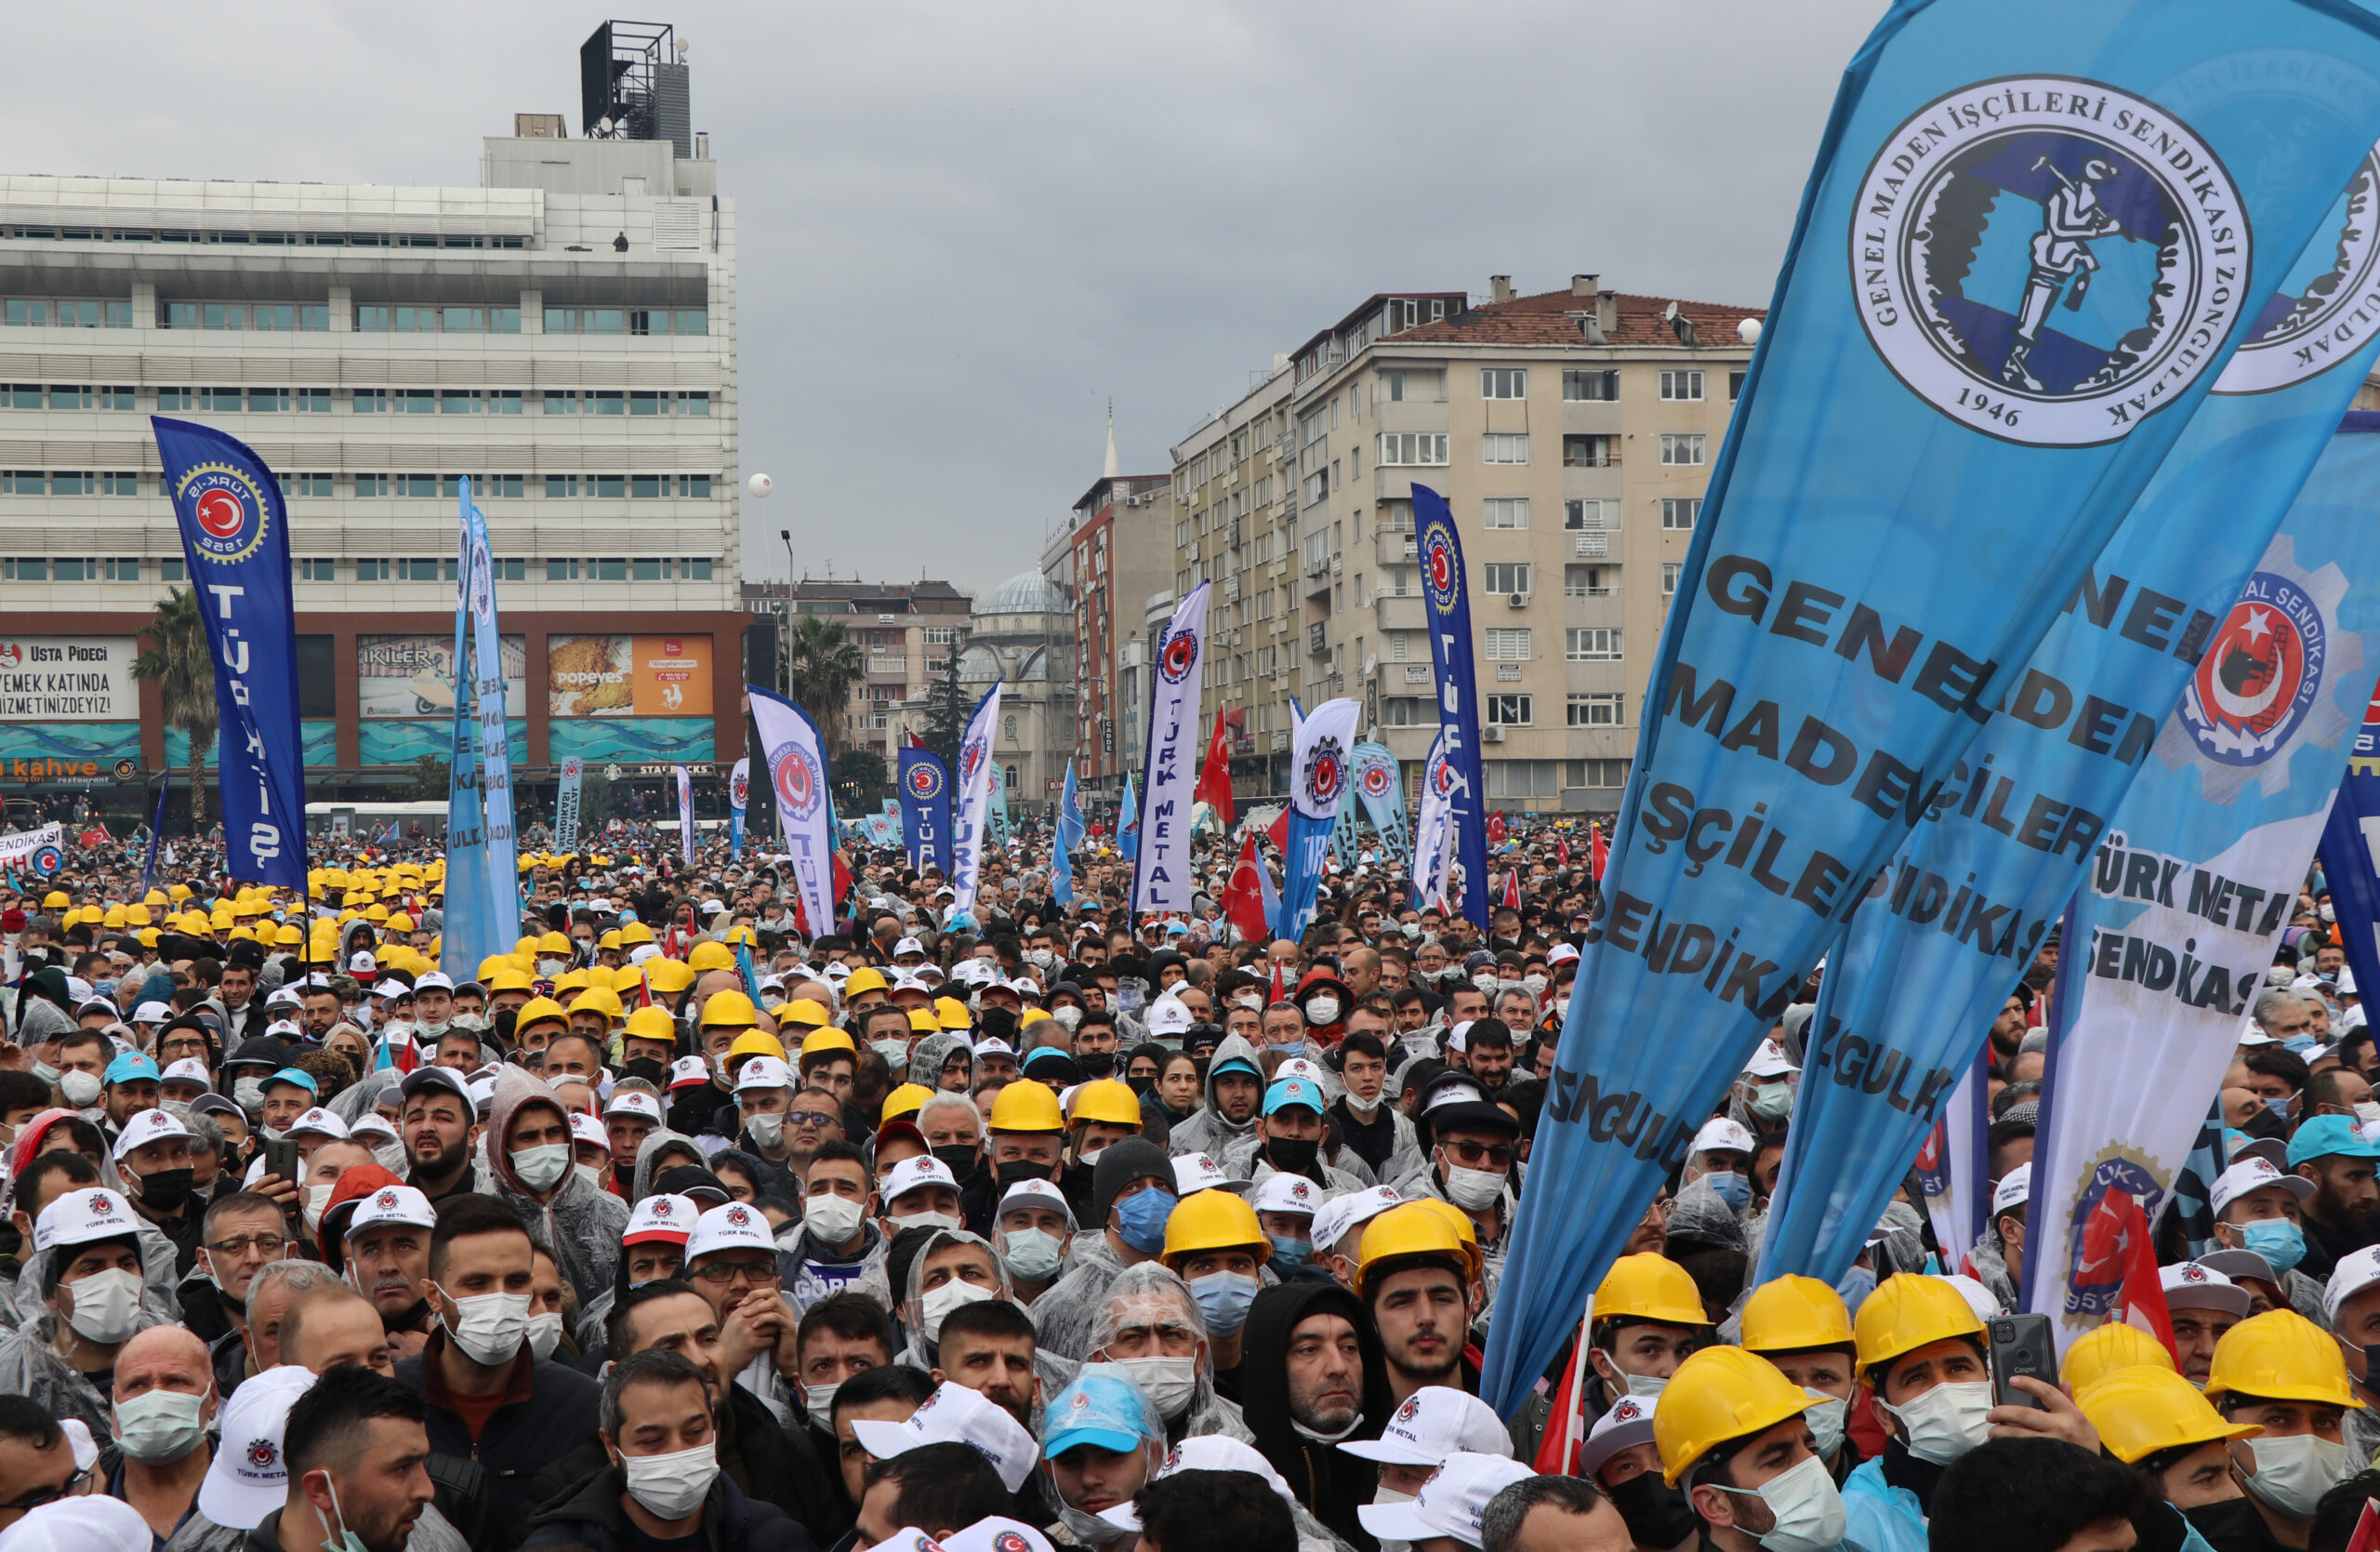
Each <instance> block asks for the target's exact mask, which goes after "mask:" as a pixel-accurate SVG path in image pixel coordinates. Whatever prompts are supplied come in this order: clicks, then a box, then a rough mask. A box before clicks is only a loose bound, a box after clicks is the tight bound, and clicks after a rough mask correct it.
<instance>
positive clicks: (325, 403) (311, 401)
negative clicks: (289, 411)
mask: <svg viewBox="0 0 2380 1552" xmlns="http://www.w3.org/2000/svg"><path fill="white" fill-rule="evenodd" d="M290 395H291V399H292V407H294V408H295V409H296V410H297V411H298V413H299V414H300V415H328V414H329V413H330V412H331V391H330V390H329V389H327V388H297V389H292V390H290Z"/></svg>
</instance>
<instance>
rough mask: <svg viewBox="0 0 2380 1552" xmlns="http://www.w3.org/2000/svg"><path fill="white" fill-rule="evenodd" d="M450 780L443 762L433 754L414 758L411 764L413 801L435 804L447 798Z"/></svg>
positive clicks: (445, 764) (451, 778)
mask: <svg viewBox="0 0 2380 1552" xmlns="http://www.w3.org/2000/svg"><path fill="white" fill-rule="evenodd" d="M452 780H453V777H452V776H451V775H450V774H449V773H448V769H447V763H446V762H445V761H443V760H441V759H439V758H438V756H436V755H434V754H424V755H419V756H417V757H416V758H415V760H414V763H413V801H414V802H416V803H436V802H437V801H438V800H439V799H441V798H443V797H447V796H449V795H450V793H449V791H448V784H449V783H450V782H451V781H452Z"/></svg>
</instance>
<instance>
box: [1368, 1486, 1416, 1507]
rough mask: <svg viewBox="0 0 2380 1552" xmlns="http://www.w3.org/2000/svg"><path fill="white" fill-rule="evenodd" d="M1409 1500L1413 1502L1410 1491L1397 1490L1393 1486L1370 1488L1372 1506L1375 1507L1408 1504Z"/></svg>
mask: <svg viewBox="0 0 2380 1552" xmlns="http://www.w3.org/2000/svg"><path fill="white" fill-rule="evenodd" d="M1411 1502H1413V1495H1412V1494H1411V1493H1409V1492H1397V1491H1396V1490H1395V1488H1393V1487H1382V1488H1374V1489H1373V1490H1372V1507H1374V1508H1376V1509H1384V1508H1387V1507H1389V1506H1392V1505H1395V1504H1409V1503H1411Z"/></svg>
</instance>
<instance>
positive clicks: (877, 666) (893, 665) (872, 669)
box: [867, 657, 909, 679]
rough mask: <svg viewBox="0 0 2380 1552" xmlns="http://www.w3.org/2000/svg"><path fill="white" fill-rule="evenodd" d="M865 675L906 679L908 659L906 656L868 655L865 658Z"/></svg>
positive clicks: (872, 677)
mask: <svg viewBox="0 0 2380 1552" xmlns="http://www.w3.org/2000/svg"><path fill="white" fill-rule="evenodd" d="M867 677H868V678H870V679H906V678H908V677H909V660H908V659H907V658H906V657H870V658H869V659H868V660H867Z"/></svg>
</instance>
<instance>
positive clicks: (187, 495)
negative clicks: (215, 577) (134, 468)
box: [174, 462, 272, 566]
mask: <svg viewBox="0 0 2380 1552" xmlns="http://www.w3.org/2000/svg"><path fill="white" fill-rule="evenodd" d="M174 509H175V511H178V512H179V513H180V514H181V515H182V520H183V521H182V533H183V537H184V538H185V539H186V540H187V541H188V542H189V545H190V550H191V553H192V555H193V556H195V557H196V558H198V559H200V560H203V561H209V562H212V563H214V564H218V565H227V566H228V565H236V564H239V563H240V562H242V561H245V560H246V559H247V558H248V557H249V556H250V555H253V554H255V553H256V552H257V550H258V547H259V546H261V545H262V544H263V543H264V541H265V536H266V534H268V533H269V532H270V531H271V526H272V517H271V511H272V509H271V506H270V504H268V503H267V501H266V499H265V493H264V489H263V487H262V486H260V485H258V484H257V482H256V481H255V479H254V478H252V477H251V476H250V475H249V474H248V472H247V471H245V470H244V469H240V468H238V467H236V466H234V465H231V464H228V463H220V462H208V463H202V464H198V465H195V466H193V467H192V469H191V470H190V471H188V472H187V473H185V474H184V475H183V476H182V478H181V483H180V484H178V485H176V486H175V487H174Z"/></svg>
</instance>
